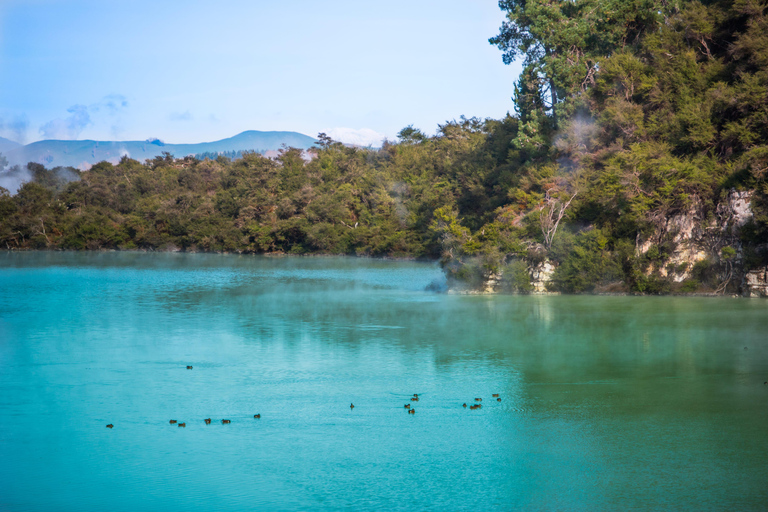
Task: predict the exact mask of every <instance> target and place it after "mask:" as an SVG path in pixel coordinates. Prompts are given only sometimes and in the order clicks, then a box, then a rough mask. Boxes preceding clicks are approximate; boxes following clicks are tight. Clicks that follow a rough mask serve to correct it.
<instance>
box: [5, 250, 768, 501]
mask: <svg viewBox="0 0 768 512" xmlns="http://www.w3.org/2000/svg"><path fill="white" fill-rule="evenodd" d="M442 279H443V278H442V274H441V272H440V270H439V268H438V267H437V266H436V265H434V264H427V263H417V262H399V261H378V260H365V259H345V258H261V257H252V256H247V257H246V256H242V257H241V256H228V255H195V254H142V253H93V254H91V253H83V254H78V253H21V254H20V253H1V254H0V511H27V510H31V511H54V510H55V511H69V510H72V511H80V510H111V511H123V510H124V511H136V510H168V509H175V510H185V511H195V510H206V511H210V510H338V509H376V510H397V509H402V510H422V509H431V510H466V509H473V510H518V509H523V510H584V511H587V510H589V511H592V510H681V509H686V510H766V508H768V455H767V454H768V385H764V384H763V383H764V382H765V381H768V341H767V340H768V336H767V335H766V333H768V302H767V301H764V300H746V299H731V298H724V299H710V298H675V297H567V296H556V297H540V296H528V297H523V296H518V297H515V296H507V297H489V296H461V295H445V294H437V293H433V292H430V291H426V290H427V288H428V287H429V285H430V284H437V285H438V286H437V288H439V285H440V284H441V283H442ZM430 288H435V286H432V287H430ZM187 365H192V366H193V369H192V370H187V369H186V366H187ZM414 393H418V394H419V398H420V399H419V401H418V402H411V401H410V398H411V397H412V395H413V394H414ZM492 393H499V395H500V398H501V399H502V401H501V402H498V401H496V400H495V398H493V397H492V396H491V395H492ZM475 397H478V398H482V399H483V401H482V405H483V407H482V409H479V410H469V409H468V408H467V409H465V408H463V407H462V404H463V403H467V404H468V405H471V404H473V403H475V401H474V398H475ZM350 403H354V404H355V408H354V409H350V407H349V405H350ZM406 403H409V404H412V406H413V408H414V409H415V410H416V412H415V414H407V413H406V409H405V408H404V407H403V406H404V404H406ZM256 413H259V414H261V418H260V419H254V418H253V415H254V414H256ZM209 417H210V418H211V419H212V420H213V421H212V423H211V424H210V425H206V424H205V423H204V422H203V419H204V418H209ZM224 418H227V419H230V420H231V422H232V423H231V424H228V425H223V424H221V422H220V420H221V419H224ZM170 419H176V420H178V421H184V422H186V427H185V428H179V427H177V426H176V425H170V424H169V420H170ZM107 423H111V424H113V425H114V428H113V429H111V430H110V429H107V428H105V425H106V424H107Z"/></svg>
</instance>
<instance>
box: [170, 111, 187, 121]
mask: <svg viewBox="0 0 768 512" xmlns="http://www.w3.org/2000/svg"><path fill="white" fill-rule="evenodd" d="M168 119H169V120H170V121H191V120H192V113H191V112H190V111H189V110H187V111H186V112H181V113H180V112H171V114H170V115H169V116H168Z"/></svg>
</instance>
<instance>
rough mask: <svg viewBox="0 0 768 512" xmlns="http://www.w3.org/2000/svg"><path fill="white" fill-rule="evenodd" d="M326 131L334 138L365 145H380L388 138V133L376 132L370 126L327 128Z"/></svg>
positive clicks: (347, 142)
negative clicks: (357, 128) (360, 127)
mask: <svg viewBox="0 0 768 512" xmlns="http://www.w3.org/2000/svg"><path fill="white" fill-rule="evenodd" d="M325 133H326V134H327V135H328V136H329V137H330V138H332V139H333V140H337V141H339V142H344V143H345V144H354V145H356V146H364V147H365V146H373V147H380V146H381V143H382V141H383V140H384V139H385V138H386V135H384V134H381V133H378V132H375V131H373V130H371V129H370V128H362V129H359V130H356V129H354V128H331V129H330V130H326V131H325Z"/></svg>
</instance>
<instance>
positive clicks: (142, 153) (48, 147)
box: [0, 130, 315, 170]
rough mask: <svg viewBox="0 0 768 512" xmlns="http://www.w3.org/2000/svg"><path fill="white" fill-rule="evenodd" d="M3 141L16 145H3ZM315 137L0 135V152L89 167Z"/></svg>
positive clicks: (13, 159) (299, 142) (299, 144)
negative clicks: (193, 140)
mask: <svg viewBox="0 0 768 512" xmlns="http://www.w3.org/2000/svg"><path fill="white" fill-rule="evenodd" d="M5 143H10V144H12V145H15V146H13V147H10V146H9V147H8V149H3V148H5V147H6V146H5V145H4V144H5ZM314 143H315V139H314V138H312V137H309V136H307V135H303V134H301V133H297V132H260V131H255V130H249V131H246V132H243V133H240V134H238V135H235V136H234V137H230V138H228V139H222V140H218V141H215V142H201V143H198V144H165V143H163V142H162V141H160V140H157V139H149V140H146V141H95V140H41V141H38V142H33V143H32V144H27V145H26V146H22V145H20V144H16V143H15V142H13V141H9V140H7V139H2V138H0V152H2V153H3V154H4V155H5V157H6V158H7V159H8V161H9V162H10V164H11V165H15V164H18V165H26V164H27V162H37V163H40V164H43V165H45V166H46V167H49V168H50V167H58V166H71V167H76V168H78V169H81V170H84V169H88V168H89V167H90V166H92V165H93V164H95V163H97V162H101V161H104V160H107V161H109V162H113V163H117V162H118V161H119V160H120V158H122V157H123V156H124V155H128V156H129V157H130V158H133V159H136V160H139V161H141V162H143V161H144V160H147V159H152V158H154V157H156V156H160V155H162V153H163V152H166V151H167V152H168V153H170V154H172V155H173V156H175V157H177V158H181V157H185V156H188V155H196V154H200V153H223V152H227V151H258V152H262V153H263V152H266V151H274V150H277V149H280V147H282V146H283V145H286V146H290V147H294V148H300V149H308V148H310V147H311V146H312V145H313V144H314Z"/></svg>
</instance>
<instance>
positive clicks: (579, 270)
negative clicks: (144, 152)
mask: <svg viewBox="0 0 768 512" xmlns="http://www.w3.org/2000/svg"><path fill="white" fill-rule="evenodd" d="M501 5H502V8H504V9H505V10H506V11H507V13H508V18H509V23H508V24H505V25H504V26H503V27H502V30H501V32H500V34H499V35H498V36H497V37H495V38H493V39H492V40H491V42H492V44H495V45H498V46H499V47H500V48H501V49H502V50H503V51H504V52H505V59H506V60H507V61H510V60H512V59H514V58H518V57H520V56H522V57H524V58H525V68H524V72H523V74H522V75H521V78H520V80H519V82H518V83H517V86H516V89H515V107H516V111H515V114H514V115H507V116H506V117H505V118H503V119H500V120H492V119H486V120H480V119H476V118H470V119H467V118H461V119H459V120H457V121H452V122H448V123H446V124H444V125H441V126H439V127H438V130H437V133H436V135H434V136H427V135H426V134H425V133H423V132H422V131H420V130H419V129H417V128H414V127H412V126H409V127H406V128H404V129H403V130H402V131H401V132H400V133H399V134H398V140H397V141H395V142H390V143H385V144H384V146H383V147H382V148H381V149H380V150H372V149H360V148H352V147H346V146H344V145H342V144H340V143H337V142H334V141H332V140H330V139H329V138H328V137H325V136H324V135H323V134H321V136H320V143H319V145H318V147H317V148H316V149H315V150H314V151H313V152H312V154H313V158H311V159H306V158H304V156H306V155H303V154H302V152H301V151H300V150H298V149H291V148H288V149H286V150H284V151H282V152H281V154H280V155H279V156H278V157H277V158H275V159H269V158H266V157H264V156H262V155H259V154H256V153H244V154H242V157H241V158H237V159H230V158H227V157H225V156H217V157H216V158H214V159H211V158H204V159H198V158H191V157H188V158H185V159H174V158H172V157H170V156H169V155H166V156H165V157H158V158H155V159H154V160H152V161H147V162H144V163H140V162H137V161H135V160H130V159H127V158H124V159H123V160H122V161H121V162H120V163H119V164H117V165H112V164H109V163H106V162H102V163H100V164H97V165H96V166H94V167H93V168H92V169H91V170H89V171H87V172H83V173H78V174H79V180H77V181H68V180H65V179H63V178H61V175H62V172H61V170H47V169H45V168H42V167H41V166H37V165H36V164H30V169H29V171H30V176H31V179H30V181H29V182H27V183H26V184H24V185H23V186H22V187H21V188H20V189H19V192H18V193H17V194H16V195H14V196H11V195H9V194H7V193H3V194H0V247H3V248H6V249H27V248H34V249H45V248H48V249H55V248H61V249H92V250H95V249H105V248H110V249H147V250H154V249H161V250H162V249H171V248H178V249H181V250H189V251H193V250H194V251H231V252H246V253H274V252H279V253H291V254H306V253H327V254H357V255H371V256H413V257H426V258H439V259H440V260H441V262H442V264H443V266H444V268H445V269H446V272H447V273H448V274H449V276H451V277H452V278H454V279H456V280H457V281H461V282H464V283H466V284H467V285H469V286H472V287H474V286H481V285H482V284H483V283H484V282H485V281H486V280H487V279H488V278H489V277H492V276H495V277H497V278H498V279H500V286H501V288H502V289H503V290H507V291H517V292H526V291H530V289H531V280H530V272H531V268H535V267H536V266H537V265H541V264H542V263H543V262H548V263H551V264H552V265H553V266H554V267H555V268H556V270H555V271H554V275H553V276H552V281H551V283H550V285H549V286H550V288H551V289H554V290H561V291H566V292H588V291H601V290H602V291H635V292H644V293H666V292H672V291H680V292H690V291H697V290H721V291H724V290H726V287H725V286H723V283H725V284H726V285H727V284H728V281H729V280H730V279H731V277H732V276H733V269H734V265H736V264H737V263H738V265H741V266H743V267H746V268H752V267H756V266H758V265H765V264H768V251H766V250H765V249H766V242H768V186H767V185H766V180H765V179H766V172H767V171H768V51H766V48H768V13H767V11H768V7H767V5H768V4H767V3H766V2H764V1H762V2H761V1H757V0H739V1H734V2H711V3H706V4H702V3H699V2H678V3H674V4H673V3H670V2H655V1H653V0H632V1H618V0H617V1H610V0H601V1H597V0H584V1H582V2H555V3H552V2H548V1H544V0H536V1H533V0H527V1H525V2H523V1H515V0H505V1H503V2H501ZM69 172H76V171H74V170H71V171H69ZM733 189H736V190H750V191H754V193H753V195H752V196H751V201H752V211H753V212H754V214H755V215H754V217H753V218H752V220H751V221H750V222H749V223H748V224H747V225H745V226H743V227H742V228H741V229H740V230H738V232H734V234H733V236H720V237H719V238H717V239H716V240H714V241H712V243H711V244H710V246H709V248H708V251H709V254H708V257H707V258H706V259H705V260H702V261H700V262H699V263H696V264H695V265H690V266H686V268H682V267H683V266H684V265H683V264H680V263H674V261H675V260H674V252H675V250H676V247H675V244H674V236H675V233H674V232H673V231H670V230H669V229H668V228H667V226H666V223H667V221H668V220H669V219H670V218H672V217H673V216H675V215H679V214H685V213H691V212H693V214H694V217H695V218H696V219H697V222H698V223H699V224H700V225H701V226H705V225H717V224H718V222H720V221H721V220H722V219H720V217H719V216H720V215H721V214H722V208H721V206H722V205H723V204H724V202H725V201H726V198H727V197H728V194H729V193H730V192H731V190H733ZM643 244H644V245H645V249H644V250H642V251H641V250H639V247H640V246H641V245H643ZM737 260H738V262H737ZM672 267H674V268H672ZM672 275H685V276H686V278H685V280H684V281H683V282H675V280H673V279H672V278H671V276H672Z"/></svg>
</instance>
